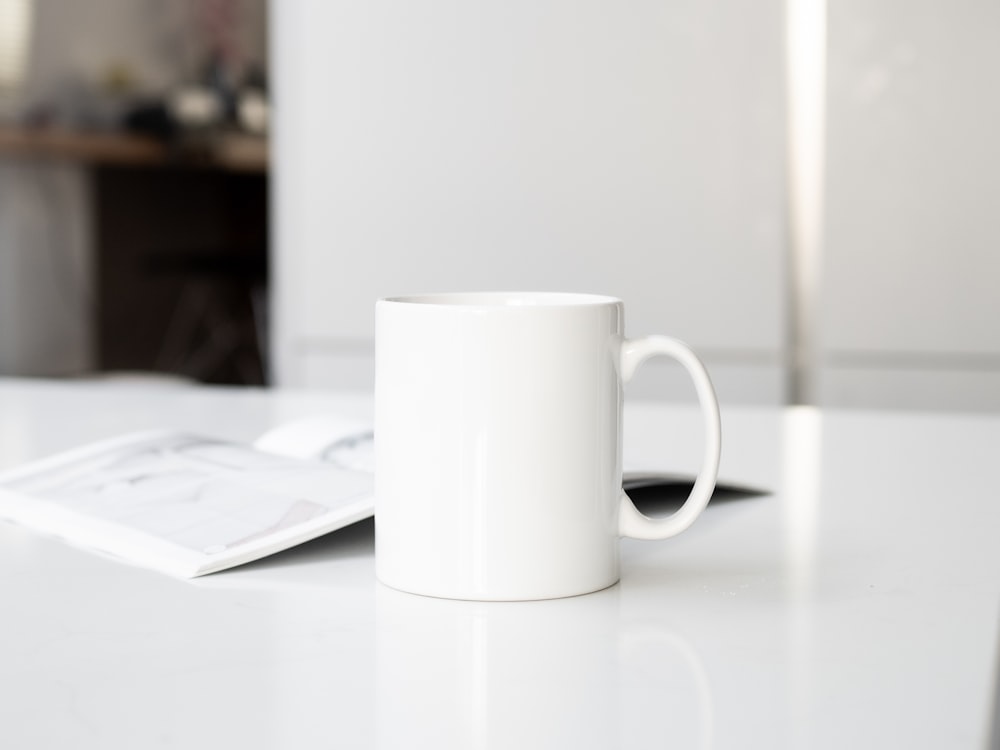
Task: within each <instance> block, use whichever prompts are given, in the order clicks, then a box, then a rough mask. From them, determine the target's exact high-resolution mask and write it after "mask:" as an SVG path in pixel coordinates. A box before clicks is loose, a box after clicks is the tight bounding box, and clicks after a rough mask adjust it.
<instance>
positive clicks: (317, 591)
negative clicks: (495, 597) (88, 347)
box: [0, 380, 1000, 750]
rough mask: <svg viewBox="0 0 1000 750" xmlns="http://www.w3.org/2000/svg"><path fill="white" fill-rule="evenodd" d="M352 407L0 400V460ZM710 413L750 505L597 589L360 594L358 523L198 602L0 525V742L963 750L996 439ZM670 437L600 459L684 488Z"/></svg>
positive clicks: (980, 627) (654, 412)
mask: <svg viewBox="0 0 1000 750" xmlns="http://www.w3.org/2000/svg"><path fill="white" fill-rule="evenodd" d="M370 409H371V402H370V398H368V397H366V396H365V395H351V394H295V393H280V392H277V393H276V392H266V391H238V390H225V389H201V388H177V389H166V390H158V391H157V390H148V389H141V388H129V387H123V386H115V385H110V386H109V385H86V384H74V385H66V384H57V383H42V382H29V381H15V380H8V381H0V468H6V467H9V466H14V465H16V464H18V463H21V462H23V461H26V460H29V459H32V458H36V457H39V456H42V455H44V454H47V453H51V452H53V451H56V450H60V449H63V448H69V447H72V446H74V445H78V444H81V443H84V442H88V441H90V440H93V439H97V438H100V437H106V436H110V435H115V434H118V433H121V432H124V431H127V430H131V429H136V428H142V427H150V426H172V427H184V428H188V429H194V430H201V431H204V432H207V433H209V434H216V435H221V436H227V437H234V438H245V439H250V438H252V437H254V436H255V435H257V434H258V433H260V432H261V431H263V430H264V429H266V428H268V427H270V426H273V425H276V424H280V423H282V422H284V421H286V420H289V419H292V418H294V417H297V416H302V415H306V414H310V413H315V412H338V413H342V414H345V415H349V416H361V417H364V416H366V415H367V414H369V413H370ZM723 420H724V421H723V425H724V430H725V439H724V458H723V468H722V473H723V475H724V477H726V478H728V479H730V480H734V481H742V482H746V483H748V484H751V485H758V486H761V487H765V488H769V489H771V490H773V491H774V492H773V494H771V495H768V496H763V497H756V498H752V499H743V500H734V501H731V502H726V503H713V505H711V506H710V507H709V509H708V510H707V511H706V512H705V514H704V515H703V516H702V518H700V519H699V520H698V522H697V523H696V524H695V526H694V527H693V528H692V529H691V530H690V531H689V532H687V533H685V534H683V535H682V536H680V537H678V538H676V539H674V540H671V541H668V542H632V541H628V540H626V541H625V542H624V543H623V579H622V582H621V583H620V584H619V585H618V586H615V587H612V588H611V589H608V590H606V591H603V592H600V593H597V594H592V595H589V596H584V597H578V598H575V599H567V600H562V601H554V602H535V603H505V604H479V603H466V602H447V601H440V600H434V599H424V598H421V597H416V596H410V595H407V594H400V593H398V592H394V591H391V590H388V589H385V588H384V587H381V586H380V585H378V584H377V583H376V581H375V579H374V573H373V570H374V566H373V526H372V523H371V522H365V523H361V524H358V525H356V526H354V527H351V528H348V529H345V530H343V531H340V532H337V533H334V534H332V535H329V536H327V537H325V538H323V539H320V540H316V541H314V542H311V543H309V544H306V545H303V546H302V547H300V548H297V549H295V550H291V551H289V552H286V553H282V554H280V555H276V556H274V557H272V558H270V559H267V560H264V561H260V562H258V563H254V564H251V565H248V566H245V567H243V568H239V569H236V570H233V571H229V572H225V573H220V574H216V575H214V576H208V577H206V578H204V579H197V580H195V581H180V580H173V579H171V578H168V577H165V576H163V575H160V574H157V573H153V572H148V571H145V570H142V569H139V568H135V567H131V566H128V565H125V564H120V563H117V562H114V561H111V560H108V559H104V558H102V557H100V556H97V555H94V554H90V553H88V552H84V551H80V550H77V549H74V548H72V547H69V546H68V545H65V544H63V543H61V542H59V541H57V540H54V539H47V538H42V537H39V536H36V535H33V534H31V533H28V532H27V531H24V530H22V529H20V528H17V527H15V526H12V525H9V524H0V607H2V609H0V746H2V747H4V748H12V749H13V748H18V749H19V750H20V749H22V748H70V747H71V748H74V749H75V750H83V749H85V748H101V750H110V749H113V748H129V750H134V749H136V748H143V749H145V748H156V747H170V748H173V747H176V748H237V747H238V748H311V747H323V748H329V747H338V748H339V747H345V748H352V747H362V748H364V747H377V748H401V747H433V748H479V747H484V748H501V747H511V748H535V747H538V748H568V747H576V748H612V747H630V748H631V747H683V748H709V747H711V748H755V747H760V748H781V747H789V748H838V749H839V748H844V747H851V748H868V747H871V748H897V747H899V748H902V747H905V748H935V749H937V748H949V749H950V750H958V749H961V748H977V749H979V748H984V747H989V746H990V743H991V741H995V732H996V728H995V727H994V723H995V721H996V717H995V713H996V697H995V692H994V691H995V680H996V674H997V645H998V627H1000V619H998V610H1000V544H998V530H1000V497H998V494H1000V493H998V491H997V481H998V476H1000V475H998V469H997V458H998V449H1000V417H997V416H971V415H965V416H961V415H941V414H938V415H932V414H923V415H921V414H912V413H873V412H823V413H820V412H818V411H814V410H801V409H800V410H786V411H777V410H770V409H728V410H724V414H723ZM697 423H698V418H697V414H696V413H695V411H694V410H693V409H691V408H686V407H671V406H666V405H650V404H644V405H630V406H629V407H628V410H627V412H626V428H627V436H626V455H627V457H631V458H632V459H634V460H637V461H639V462H642V463H648V462H650V461H654V460H655V461H658V462H659V463H660V465H662V467H663V468H664V469H672V470H676V471H693V470H694V469H695V468H696V467H697V466H698V462H699V456H698V450H699V445H700V438H698V437H695V438H694V439H692V433H691V431H692V430H697ZM662 443H666V444H667V446H668V449H667V450H666V452H664V450H663V447H662Z"/></svg>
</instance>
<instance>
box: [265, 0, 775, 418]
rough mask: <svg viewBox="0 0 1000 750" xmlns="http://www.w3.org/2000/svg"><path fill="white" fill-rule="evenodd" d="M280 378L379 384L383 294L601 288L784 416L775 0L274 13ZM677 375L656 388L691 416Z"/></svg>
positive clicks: (736, 393)
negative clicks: (378, 312)
mask: <svg viewBox="0 0 1000 750" xmlns="http://www.w3.org/2000/svg"><path fill="white" fill-rule="evenodd" d="M272 21H273V23H274V33H273V43H272V49H274V51H275V54H274V62H275V65H274V69H273V70H274V78H275V81H276V84H277V92H276V105H277V109H276V117H277V123H276V138H277V143H276V149H275V153H276V159H275V163H276V166H277V185H276V190H275V191H274V196H275V201H276V203H275V218H276V235H275V240H276V242H275V248H276V253H275V263H274V264H273V266H274V268H275V274H276V278H275V281H276V289H275V302H276V304H275V319H276V335H275V337H274V341H275V351H274V355H275V362H276V368H277V371H276V376H277V381H278V382H279V383H280V384H283V385H307V386H314V387H315V386H319V387H322V386H355V387H362V388H365V387H370V385H371V377H372V347H371V338H372V334H373V318H372V307H373V303H374V300H375V299H376V298H377V297H379V296H382V295H387V294H395V293H404V292H412V291H435V290H438V291H439V290H449V289H451V290H454V289H514V288H517V289H539V288H549V289H558V290H579V291H594V292H604V293H609V294H614V295H618V296H620V297H622V298H623V299H624V300H625V301H626V309H627V328H628V330H629V332H630V333H632V334H642V333H653V332H663V333H670V334H673V335H676V336H679V337H682V338H684V339H687V340H688V341H689V342H690V343H691V344H692V345H694V346H695V347H696V348H698V349H699V350H701V351H702V352H703V353H704V355H705V357H706V359H707V360H708V363H709V365H710V367H711V369H712V371H713V374H714V375H715V378H716V381H717V385H718V388H719V391H720V395H721V396H722V398H723V400H724V401H726V400H730V401H735V400H739V401H756V402H770V403H776V402H778V401H779V400H780V398H781V391H782V370H781V366H780V364H781V360H782V357H783V346H784V298H785V295H784V291H783V290H784V286H783V274H784V261H783V244H784V241H783V227H784V188H783V182H784V177H783V148H784V146H783V143H784V139H783V128H784V126H783V117H784V114H783V102H782V96H783V94H782V74H781V54H782V26H781V3H780V2H777V1H776V0H768V1H767V2H755V3H742V2H736V1H735V0H727V1H726V2H719V3H710V4H709V3H701V2H696V1H695V0H686V1H684V2H670V3H664V2H660V0H633V1H632V2H628V3H610V2H606V1H604V0H590V1H584V2H579V1H573V0H530V1H529V0H513V1H511V2H504V3H488V4H482V3H467V2H463V1H461V0H428V1H427V2H421V3H410V2H406V1H405V0H375V1H372V2H365V3H348V2H342V1H338V2H327V1H325V0H290V1H288V2H281V3H276V4H275V6H274V8H273V16H272ZM675 375H676V373H673V372H671V373H670V374H669V376H668V378H667V379H668V381H669V382H668V383H666V384H657V383H656V382H655V380H656V377H655V374H653V375H648V376H644V382H645V385H640V386H639V387H640V388H641V389H644V390H645V391H646V392H649V393H657V395H669V396H672V397H678V398H688V397H691V393H690V391H691V389H690V386H688V385H687V384H686V383H685V382H684V381H683V379H682V378H680V377H679V376H676V377H675Z"/></svg>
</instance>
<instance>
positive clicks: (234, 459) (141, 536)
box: [0, 432, 373, 577]
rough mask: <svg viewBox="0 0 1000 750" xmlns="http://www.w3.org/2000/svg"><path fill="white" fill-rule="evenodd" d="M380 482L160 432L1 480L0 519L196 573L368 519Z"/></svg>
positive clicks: (150, 563)
mask: <svg viewBox="0 0 1000 750" xmlns="http://www.w3.org/2000/svg"><path fill="white" fill-rule="evenodd" d="M372 486H373V476H372V474H370V473H368V472H361V471H354V470H350V469H345V468H343V467H340V466H337V465H333V464H328V463H322V462H319V461H304V460H300V459H292V458H286V457H283V456H276V455H272V454H268V453H264V452H262V451H260V450H257V449H255V448H253V447H251V446H247V445H241V444H238V443H231V442H226V441H222V440H215V439H212V438H205V437H200V436H194V435H186V434H181V433H173V432H150V433H141V434H137V435H130V436H125V437H122V438H115V439H113V440H108V441H104V442H101V443H97V444H94V445H90V446H87V447H85V448H80V449H77V450H74V451H70V452H68V453H64V454H61V455H59V456H55V457H53V458H48V459H44V460H42V461H39V462H36V463H34V464H30V465H28V466H25V467H22V468H19V469H15V470H13V471H8V472H5V473H3V474H0V516H2V517H6V518H8V519H10V520H13V521H15V522H19V523H22V524H24V525H26V526H30V527H32V528H35V529H37V530H39V531H43V532H47V533H51V534H56V535H58V536H61V537H63V538H64V539H65V540H66V541H69V542H71V543H74V544H78V545H81V546H85V547H89V548H92V549H96V550H99V551H102V552H105V553H107V554H111V555H114V556H116V557H119V558H123V559H126V560H129V561H131V562H134V563H138V564H140V565H145V566H148V567H153V568H156V569H158V570H162V571H164V572H167V573H170V574H173V575H178V576H183V577H191V576H196V575H202V574H204V573H210V572H213V571H216V570H222V569H224V568H227V567H231V566H233V565H238V564H240V563H243V562H248V561H249V560H253V559H256V558H259V557H263V556H265V555H268V554H271V553H273V552H276V551H278V550H281V549H285V548H287V547H290V546H293V545H295V544H299V543H301V542H303V541H306V540H308V539H311V538H314V537H316V536H319V535H321V534H324V533H327V532H329V531H332V530H334V529H337V528H341V527H343V526H346V525H347V524H349V523H353V522H354V521H357V520H360V519H361V518H365V517H367V516H370V515H371V514H372Z"/></svg>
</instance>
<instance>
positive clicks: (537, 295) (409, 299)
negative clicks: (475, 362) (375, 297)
mask: <svg viewBox="0 0 1000 750" xmlns="http://www.w3.org/2000/svg"><path fill="white" fill-rule="evenodd" d="M386 302H401V303H407V304H416V305H454V306H465V307H579V306H587V305H608V304H616V303H617V302H619V300H618V299H617V298H616V297H608V296H605V295H601V294H577V293H574V292H456V293H447V294H414V295H405V296H401V297H387V298H386Z"/></svg>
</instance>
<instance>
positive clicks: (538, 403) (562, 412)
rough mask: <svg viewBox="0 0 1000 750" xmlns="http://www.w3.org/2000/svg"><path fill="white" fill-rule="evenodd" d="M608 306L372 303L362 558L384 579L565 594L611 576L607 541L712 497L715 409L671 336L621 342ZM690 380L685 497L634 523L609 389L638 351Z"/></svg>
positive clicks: (532, 299)
mask: <svg viewBox="0 0 1000 750" xmlns="http://www.w3.org/2000/svg"><path fill="white" fill-rule="evenodd" d="M623 317H624V307H623V305H622V302H621V301H620V300H617V299H614V298H612V297H602V296H595V295H584V294H561V293H536V292H525V293H499V292H495V293H494V292H489V293H470V294H437V295H423V296H412V297H395V298H390V299H382V300H379V301H378V303H377V304H376V307H375V319H376V333H375V362H376V374H375V467H376V474H375V556H376V574H377V576H378V578H379V580H381V581H382V582H383V583H384V584H386V585H388V586H391V587H393V588H396V589H401V590H403V591H409V592H412V593H417V594H425V595H429V596H438V597H445V598H455V599H478V600H519V599H549V598H556V597H563V596H573V595H576V594H583V593H587V592H590V591H597V590H599V589H602V588H606V587H607V586H610V585H612V584H614V583H615V582H616V581H618V578H619V562H618V539H619V537H621V536H629V537H636V538H640V539H665V538H667V537H670V536H673V535H675V534H678V533H680V532H681V531H683V530H684V529H686V528H687V527H688V526H690V525H691V523H692V522H693V521H694V519H695V518H696V517H697V516H698V514H699V513H701V511H702V510H703V509H704V507H705V505H706V504H707V503H708V500H709V498H710V497H711V495H712V491H713V490H714V488H715V480H716V475H717V473H718V468H719V455H720V448H721V426H720V420H719V405H718V402H717V400H716V397H715V392H714V389H713V388H712V382H711V380H710V379H709V376H708V373H707V372H706V370H705V367H704V366H703V365H702V364H701V362H700V361H699V360H698V358H697V357H696V356H695V355H694V353H693V352H692V351H691V350H690V349H689V348H688V347H687V346H686V345H684V344H683V343H681V342H679V341H677V340H676V339H671V338H667V337H663V336H650V337H646V338H639V339H626V338H624V333H623ZM654 355H666V356H668V357H672V358H674V359H676V360H678V361H679V362H680V363H681V364H682V365H683V366H684V367H685V368H686V369H687V371H688V372H689V373H690V375H691V377H692V379H693V380H694V384H695V387H696V390H697V393H698V398H699V401H700V402H701V407H702V412H703V416H704V423H705V430H704V431H705V443H706V445H705V458H704V463H703V466H702V468H701V471H700V473H699V475H698V478H697V481H696V482H695V485H694V488H693V489H692V491H691V495H690V497H688V499H687V501H686V502H685V504H684V505H683V506H682V507H681V508H680V509H679V510H678V511H677V512H675V513H674V514H673V515H671V516H669V517H667V518H664V519H650V518H647V517H645V516H644V515H642V514H641V513H640V512H639V511H638V510H636V508H635V506H634V505H633V504H632V502H631V500H629V498H628V496H627V495H626V494H625V493H624V491H623V490H622V486H621V481H622V384H623V383H624V382H627V381H628V380H629V379H630V378H631V377H632V375H633V373H634V372H635V370H636V368H637V367H638V366H639V365H640V364H641V363H642V362H644V361H645V360H646V359H648V358H649V357H652V356H654Z"/></svg>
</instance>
